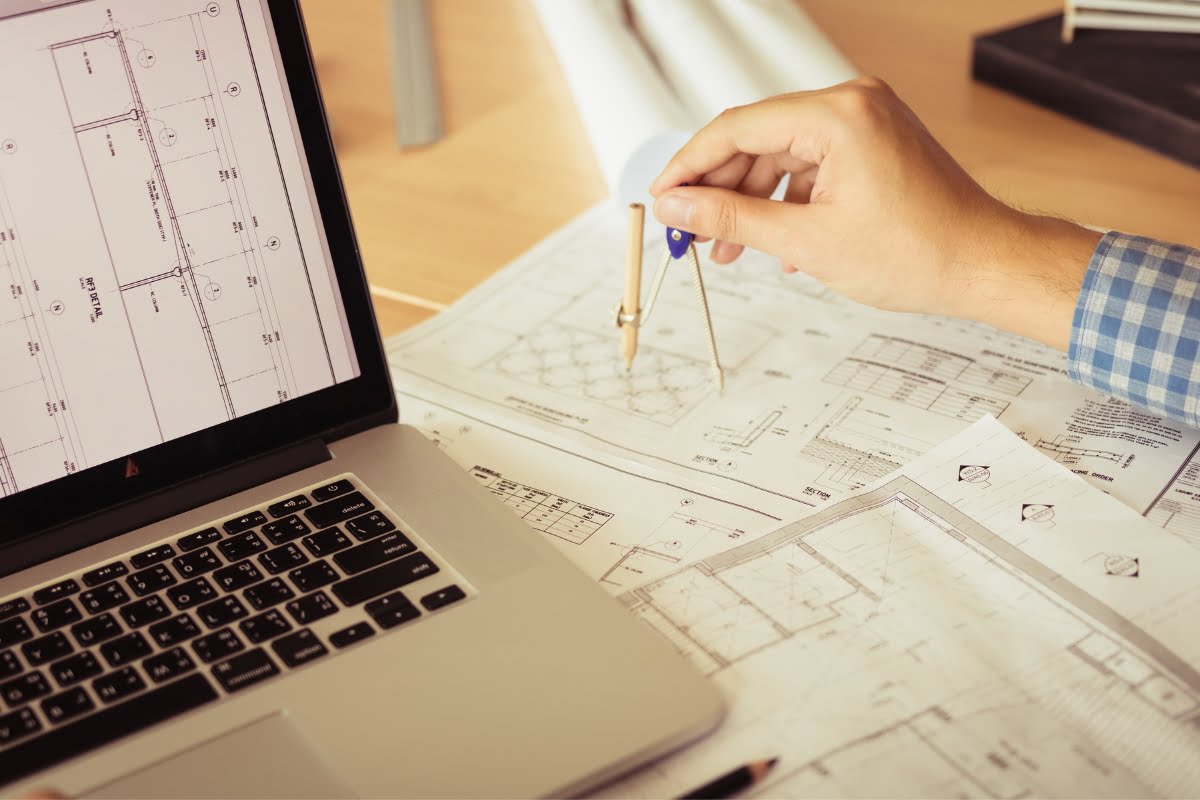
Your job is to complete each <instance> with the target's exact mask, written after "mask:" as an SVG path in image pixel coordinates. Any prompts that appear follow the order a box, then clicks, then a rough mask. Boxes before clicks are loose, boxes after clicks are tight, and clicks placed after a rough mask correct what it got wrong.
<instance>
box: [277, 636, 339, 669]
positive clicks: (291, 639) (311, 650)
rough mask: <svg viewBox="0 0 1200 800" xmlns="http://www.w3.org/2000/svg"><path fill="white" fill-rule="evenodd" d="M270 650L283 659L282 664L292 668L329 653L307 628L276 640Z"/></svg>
mask: <svg viewBox="0 0 1200 800" xmlns="http://www.w3.org/2000/svg"><path fill="white" fill-rule="evenodd" d="M271 649H272V650H274V651H275V654H276V655H277V656H279V657H280V658H281V659H283V663H285V664H287V665H288V666H289V667H292V668H295V667H298V666H300V665H301V664H307V663H308V662H309V661H312V660H313V659H316V658H320V657H321V656H323V655H325V654H327V653H328V652H329V650H328V649H326V647H325V645H323V644H322V643H321V640H320V639H318V638H317V635H316V634H315V633H313V632H312V631H310V630H309V629H308V628H301V629H300V630H298V631H296V632H295V633H289V634H288V635H287V636H284V637H282V638H279V639H276V640H275V641H273V642H271Z"/></svg>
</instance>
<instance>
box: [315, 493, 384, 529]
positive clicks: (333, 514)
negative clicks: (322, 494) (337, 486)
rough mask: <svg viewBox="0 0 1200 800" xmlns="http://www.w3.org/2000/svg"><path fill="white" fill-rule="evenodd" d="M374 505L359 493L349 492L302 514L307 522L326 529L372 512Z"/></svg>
mask: <svg viewBox="0 0 1200 800" xmlns="http://www.w3.org/2000/svg"><path fill="white" fill-rule="evenodd" d="M374 510H375V505H374V504H373V503H372V502H371V501H370V500H368V499H367V498H365V497H363V496H362V493H361V492H351V493H350V494H348V495H345V496H343V497H338V498H335V499H333V500H330V501H329V502H328V503H323V504H322V505H319V506H313V507H312V508H310V509H308V510H307V511H305V512H304V516H306V517H308V521H309V522H311V523H312V524H313V525H314V526H316V527H318V528H328V527H329V526H330V525H336V524H337V523H339V522H344V521H345V520H348V519H350V518H351V517H357V516H358V515H360V514H365V513H367V512H368V511H374Z"/></svg>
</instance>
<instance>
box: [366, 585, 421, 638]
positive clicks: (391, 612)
mask: <svg viewBox="0 0 1200 800" xmlns="http://www.w3.org/2000/svg"><path fill="white" fill-rule="evenodd" d="M363 608H365V609H366V611H367V613H368V614H370V615H371V619H373V620H375V624H376V625H378V626H379V627H381V628H384V629H387V628H394V627H396V626H397V625H400V624H402V623H405V622H411V621H412V620H414V619H416V618H417V617H419V616H421V610H420V609H419V608H417V607H416V606H414V605H413V604H412V603H411V602H410V601H409V599H408V598H407V597H405V596H404V594H403V593H402V592H392V593H391V594H389V595H387V596H386V597H381V598H379V599H378V600H372V601H371V602H369V603H367V604H366V605H365V606H363Z"/></svg>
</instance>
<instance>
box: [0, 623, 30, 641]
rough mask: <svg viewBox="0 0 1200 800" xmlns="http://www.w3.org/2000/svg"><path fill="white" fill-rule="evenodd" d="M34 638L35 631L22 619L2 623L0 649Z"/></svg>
mask: <svg viewBox="0 0 1200 800" xmlns="http://www.w3.org/2000/svg"><path fill="white" fill-rule="evenodd" d="M32 638H33V631H31V630H29V626H28V625H26V624H25V620H23V619H21V618H20V617H17V618H16V619H10V620H6V621H4V622H0V647H9V646H10V645H14V644H17V643H19V642H23V641H25V640H26V639H32Z"/></svg>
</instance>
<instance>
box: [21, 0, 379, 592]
mask: <svg viewBox="0 0 1200 800" xmlns="http://www.w3.org/2000/svg"><path fill="white" fill-rule="evenodd" d="M253 1H254V0H251V2H253ZM243 2H246V0H243ZM267 6H268V9H269V11H270V17H271V19H270V23H271V25H272V26H273V28H274V33H275V39H276V42H277V44H278V56H279V60H280V63H281V64H282V65H283V71H284V75H285V76H286V83H287V88H288V92H289V95H290V99H291V101H292V108H293V113H294V122H295V126H296V130H298V132H299V134H300V139H301V142H302V144H303V155H304V156H305V158H306V162H307V168H308V173H309V176H310V177H311V181H312V195H313V197H314V198H315V200H316V204H317V208H318V211H319V213H320V216H321V223H322V225H323V227H324V234H325V238H326V241H327V245H328V248H329V255H330V257H331V258H332V262H333V268H334V273H335V275H336V278H337V283H338V287H339V291H340V295H341V300H342V306H343V308H344V310H345V314H346V323H347V327H348V330H349V333H350V338H351V341H352V343H353V347H354V351H355V357H356V358H357V361H358V364H359V369H360V374H359V375H358V377H355V378H352V379H350V380H347V381H344V382H342V383H339V384H335V385H333V386H330V387H328V388H325V389H322V390H319V391H316V392H313V393H312V394H308V395H304V396H301V397H297V398H294V399H291V400H288V401H286V402H284V403H281V404H279V405H276V406H272V407H269V408H266V409H263V410H261V411H258V412H255V413H253V414H249V415H246V416H244V417H240V418H238V419H234V420H231V421H229V422H225V423H222V424H220V425H217V426H214V427H211V428H207V429H204V430H201V431H197V432H196V433H193V434H190V435H187V436H183V437H181V438H178V439H175V440H172V441H169V442H165V443H163V444H160V445H157V446H155V447H151V448H148V449H146V450H142V451H139V452H136V453H131V454H130V455H129V456H127V457H126V456H122V457H121V458H119V459H115V460H113V461H110V462H107V463H104V464H99V465H96V466H92V467H90V468H88V469H85V470H82V471H80V472H78V473H76V474H74V475H70V476H66V477H63V478H59V479H57V480H55V481H52V482H50V483H47V484H43V485H40V486H35V487H31V488H29V489H26V490H23V491H20V492H18V493H16V494H14V495H11V496H9V497H6V498H3V499H0V574H2V573H4V572H7V571H8V569H6V568H5V567H7V566H9V565H8V564H5V561H6V560H7V559H6V558H5V550H6V548H10V547H14V546H16V545H21V547H20V549H21V550H22V551H23V553H28V551H29V550H30V545H31V541H30V540H31V537H39V536H43V535H46V534H49V533H52V532H53V531H55V530H58V529H62V528H64V527H67V526H69V527H70V528H72V529H76V531H77V529H78V528H79V527H80V526H79V525H76V524H72V523H77V522H78V521H80V520H83V519H86V518H88V517H91V516H95V515H98V514H100V512H109V511H112V510H113V509H118V508H120V507H122V506H129V505H131V504H134V503H136V502H137V501H139V500H141V499H143V498H146V497H148V496H150V495H154V494H158V493H162V492H164V490H168V489H172V488H176V487H179V486H180V485H181V484H185V483H187V482H189V481H196V480H202V479H204V478H205V477H206V476H211V475H213V474H215V473H219V472H220V471H221V470H224V469H226V468H228V467H231V466H233V465H236V464H243V463H245V462H247V461H249V460H251V459H254V458H256V457H261V456H264V455H267V454H270V453H273V452H276V451H279V450H282V449H284V448H287V447H289V446H295V445H297V444H299V443H302V442H308V441H312V440H319V441H323V442H328V441H332V440H334V439H338V438H341V437H343V436H347V435H349V434H352V433H355V432H358V431H362V430H365V429H367V428H370V427H373V426H375V425H378V424H382V423H386V422H391V421H395V419H396V418H397V411H396V404H395V397H394V394H393V392H392V387H391V380H390V377H389V374H388V369H387V362H386V360H385V357H384V353H383V344H382V341H381V340H380V336H379V329H378V326H377V324H376V322H375V314H374V308H373V306H372V303H371V297H370V290H369V286H368V284H367V278H366V274H365V272H364V269H363V264H362V259H361V256H360V253H359V249H358V244H357V241H356V239H355V235H354V230H353V227H352V224H351V220H350V211H349V207H348V205H347V202H346V195H345V191H344V189H343V186H342V180H341V175H340V172H339V170H338V165H337V161H336V158H335V156H334V149H333V141H332V138H331V136H330V131H329V126H328V124H327V121H326V118H325V112H324V106H323V104H322V102H321V97H320V90H319V87H318V85H317V79H316V72H315V68H314V63H313V58H312V54H311V51H310V50H309V46H308V38H307V35H306V33H305V29H304V23H303V20H302V15H301V12H300V8H299V4H298V2H297V0H268V3H267ZM276 135H277V136H283V135H288V133H287V132H285V131H277V132H276ZM297 188H299V187H297ZM131 465H132V466H131ZM184 494H185V495H186V493H184ZM192 505H195V504H187V503H185V504H183V505H181V506H180V507H178V508H177V509H176V512H177V511H184V510H186V509H187V508H188V507H191V506H192ZM103 516H104V517H105V519H108V520H115V519H119V518H120V517H121V515H119V514H117V515H114V514H111V513H106V514H104V515H103ZM158 516H159V518H161V517H163V516H166V515H165V514H162V513H159V514H158ZM145 522H148V520H146V521H139V522H138V523H137V524H145ZM98 527H99V529H94V530H88V531H87V533H86V534H83V535H81V534H79V533H78V532H75V533H73V534H72V535H73V537H74V538H76V539H78V540H79V541H77V542H72V543H70V547H69V548H67V547H64V543H63V542H61V541H59V542H54V543H51V542H49V541H47V543H46V547H45V548H44V549H45V551H46V553H47V555H49V554H52V553H60V552H64V551H65V550H66V549H75V548H77V547H82V546H85V545H87V544H91V543H94V542H96V541H100V540H102V539H104V538H108V537H110V536H114V535H118V534H120V533H123V532H125V530H127V529H128V528H129V525H128V524H126V525H121V524H120V523H119V522H117V523H116V524H115V527H114V526H113V525H112V523H109V524H108V525H102V526H98ZM123 527H124V528H125V530H122V528H123ZM38 549H40V548H37V547H35V548H34V552H36V551H37V550H38ZM22 560H26V559H24V558H23V559H22Z"/></svg>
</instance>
